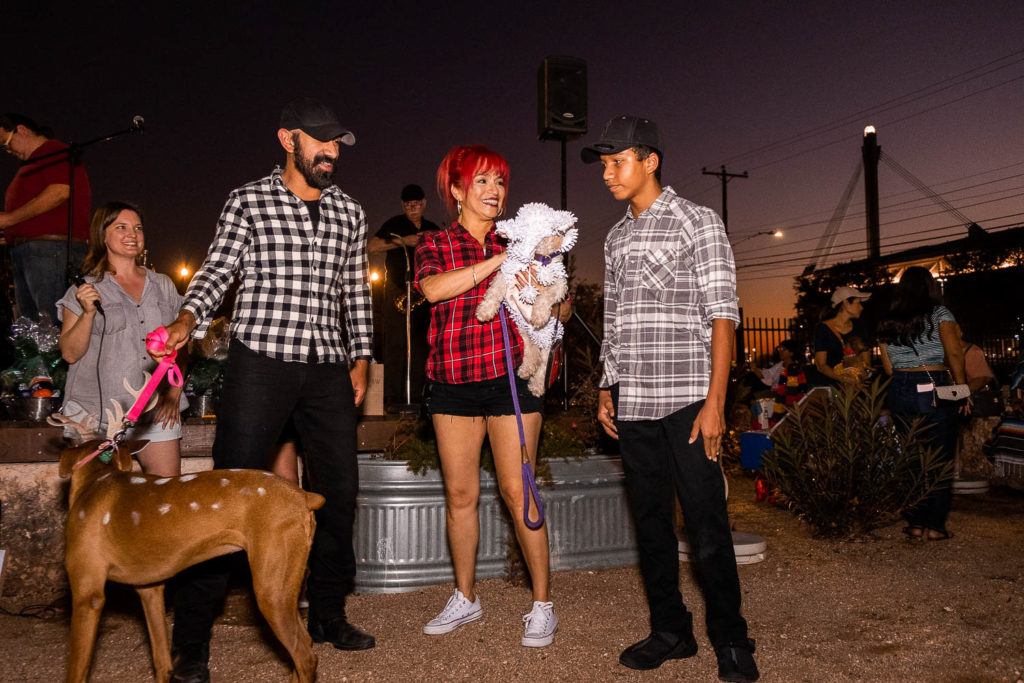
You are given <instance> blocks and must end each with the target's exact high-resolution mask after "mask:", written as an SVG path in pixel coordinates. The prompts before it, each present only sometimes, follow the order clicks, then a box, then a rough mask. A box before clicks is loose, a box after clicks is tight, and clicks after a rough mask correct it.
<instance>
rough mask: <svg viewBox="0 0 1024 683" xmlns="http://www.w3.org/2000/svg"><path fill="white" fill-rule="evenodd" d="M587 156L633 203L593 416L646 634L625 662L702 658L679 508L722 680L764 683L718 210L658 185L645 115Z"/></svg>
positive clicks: (611, 261) (613, 258)
mask: <svg viewBox="0 0 1024 683" xmlns="http://www.w3.org/2000/svg"><path fill="white" fill-rule="evenodd" d="M582 157H583V161H584V162H586V163H593V162H595V161H600V162H601V165H602V172H601V180H602V181H603V182H604V184H605V187H607V188H608V190H609V192H611V193H612V196H613V197H615V198H616V199H617V200H619V201H624V202H627V203H628V205H629V208H628V210H627V211H626V212H625V215H624V216H623V217H622V218H621V219H620V220H619V221H618V222H617V223H616V224H615V225H613V226H612V228H611V229H610V230H609V231H608V235H607V237H606V238H605V249H604V251H605V254H606V259H605V279H604V295H605V296H604V305H605V326H604V330H605V334H604V341H603V344H602V346H601V360H602V362H603V365H604V374H603V375H602V377H601V381H600V384H599V387H600V388H599V390H598V399H597V400H598V406H597V420H598V422H600V423H601V426H602V427H604V430H605V432H607V433H608V435H609V436H611V437H612V438H614V439H618V441H619V451H620V452H621V453H622V470H623V473H624V475H625V486H626V493H627V500H628V502H629V507H630V511H631V512H632V515H633V521H634V522H635V528H636V538H637V549H638V553H639V558H640V562H639V564H640V576H641V577H642V578H643V584H644V589H645V592H646V594H647V606H648V611H649V612H650V626H651V632H650V635H649V636H647V637H646V638H644V639H643V640H640V641H639V642H637V643H635V644H633V645H631V646H629V647H627V648H626V649H625V650H623V652H622V653H621V654H620V655H619V663H620V664H622V665H623V666H626V667H629V668H631V669H656V668H658V667H659V666H661V665H662V664H664V663H665V662H666V661H668V660H670V659H685V658H687V657H692V656H694V655H696V654H697V640H696V638H695V637H694V633H693V614H692V613H691V612H690V611H689V610H688V609H687V607H686V605H685V604H684V603H683V598H682V595H681V593H680V591H679V546H678V540H677V539H676V535H675V529H674V526H673V525H674V519H675V517H674V516H675V501H674V500H673V499H678V500H679V503H680V506H681V507H682V511H683V517H684V518H685V519H686V531H687V532H688V534H689V538H690V544H691V548H692V550H693V556H694V557H695V558H696V562H697V565H698V574H699V575H700V577H701V582H702V588H703V594H704V604H705V615H706V618H705V622H706V624H707V631H708V639H709V640H710V641H711V644H712V646H713V647H714V649H715V655H716V658H717V659H718V677H719V679H720V680H723V681H756V680H757V678H758V676H759V675H760V673H759V672H758V670H757V663H756V662H755V661H754V657H753V652H754V641H753V640H751V639H750V638H749V637H748V636H747V622H746V620H745V619H744V618H743V615H742V614H741V610H740V603H741V594H740V582H739V575H738V573H737V571H736V554H735V550H734V548H733V542H732V535H731V533H730V526H729V515H728V511H727V509H726V505H725V487H724V484H723V480H722V470H721V467H720V465H719V463H718V459H719V456H720V455H721V453H722V435H723V433H724V431H725V394H726V390H727V388H728V384H729V359H730V358H731V357H732V345H733V337H734V335H735V329H736V325H737V324H739V321H740V318H739V309H738V306H737V301H738V299H737V297H736V271H735V266H734V262H733V255H732V248H731V247H730V246H729V240H728V238H727V237H726V235H725V228H724V226H723V225H722V220H721V219H720V218H719V217H718V215H717V214H716V213H715V212H714V211H712V210H711V209H709V208H707V207H703V206H698V205H697V204H694V203H693V202H691V201H688V200H686V199H684V198H683V197H680V196H679V195H678V194H676V192H675V191H674V190H673V189H672V188H671V187H670V186H667V185H666V186H664V187H663V186H662V185H661V176H660V171H661V165H662V162H663V155H662V142H661V136H660V135H659V134H658V127H657V126H656V125H655V123H654V122H653V121H651V120H650V119H645V118H643V117H640V116H616V117H615V118H613V119H612V120H611V121H609V122H608V125H607V126H605V129H604V133H602V135H601V139H600V140H598V141H597V142H595V143H594V144H592V145H589V146H588V147H586V148H585V149H584V150H583V152H582ZM694 311H699V314H694V313H693V312H694ZM626 349H628V353H627V351H626Z"/></svg>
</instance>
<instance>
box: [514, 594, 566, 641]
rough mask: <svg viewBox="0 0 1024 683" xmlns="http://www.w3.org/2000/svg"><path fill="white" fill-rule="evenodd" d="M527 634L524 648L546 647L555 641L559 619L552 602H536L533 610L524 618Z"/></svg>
mask: <svg viewBox="0 0 1024 683" xmlns="http://www.w3.org/2000/svg"><path fill="white" fill-rule="evenodd" d="M523 623H524V624H526V632H525V633H523V647H544V646H545V645H550V644H551V642H552V641H553V640H554V639H555V631H557V630H558V617H556V616H555V611H554V609H552V607H551V603H550V602H534V603H533V610H531V611H530V613H529V614H527V615H525V616H524V617H523Z"/></svg>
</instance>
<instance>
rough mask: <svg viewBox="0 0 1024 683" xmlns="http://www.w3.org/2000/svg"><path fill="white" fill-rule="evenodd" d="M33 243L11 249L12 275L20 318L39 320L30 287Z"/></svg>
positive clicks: (25, 243)
mask: <svg viewBox="0 0 1024 683" xmlns="http://www.w3.org/2000/svg"><path fill="white" fill-rule="evenodd" d="M31 247H32V243H31V242H24V243H22V244H18V245H15V246H14V247H12V248H11V275H12V276H13V278H14V300H15V302H16V303H17V304H18V316H19V317H22V316H24V317H26V318H30V319H32V320H37V319H38V318H39V311H38V310H37V309H36V302H35V299H33V298H32V288H31V287H30V286H29V268H31V265H32V250H31Z"/></svg>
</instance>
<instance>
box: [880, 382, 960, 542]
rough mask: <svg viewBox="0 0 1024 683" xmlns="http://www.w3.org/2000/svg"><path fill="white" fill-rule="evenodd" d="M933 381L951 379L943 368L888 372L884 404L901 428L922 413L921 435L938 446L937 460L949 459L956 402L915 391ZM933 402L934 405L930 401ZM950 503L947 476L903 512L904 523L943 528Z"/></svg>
mask: <svg viewBox="0 0 1024 683" xmlns="http://www.w3.org/2000/svg"><path fill="white" fill-rule="evenodd" d="M933 382H934V384H935V385H936V386H940V387H941V386H946V385H948V384H950V383H951V380H950V378H949V375H948V374H947V373H945V372H904V371H898V372H894V373H892V380H890V382H889V393H888V405H889V410H890V411H892V414H893V417H895V418H896V420H897V421H898V422H899V424H900V426H901V427H904V428H905V425H907V424H908V423H909V422H910V421H911V420H913V419H914V418H916V417H919V416H923V417H924V419H925V424H926V425H928V426H929V427H928V430H927V431H926V432H925V433H924V438H925V439H926V440H927V441H928V442H929V445H930V446H932V447H933V448H938V449H939V453H938V457H939V459H940V460H942V461H945V462H949V463H952V462H953V460H954V459H955V457H956V440H957V433H958V431H959V428H960V425H959V422H958V421H957V414H956V404H955V403H953V402H951V401H939V400H937V399H935V393H934V391H932V390H928V391H918V389H917V388H918V386H919V385H926V384H932V383H933ZM932 403H934V404H935V405H932ZM952 504H953V482H952V480H950V479H946V480H944V481H941V482H939V484H938V487H937V488H936V489H935V490H933V491H932V492H931V493H930V494H928V497H927V498H925V499H924V500H922V501H921V502H920V503H918V504H917V505H915V506H914V507H913V508H911V509H909V510H907V511H906V512H904V514H903V516H904V517H905V518H906V520H907V523H908V524H911V525H913V526H923V527H926V528H928V529H934V530H935V531H945V530H946V518H947V517H948V516H949V508H950V507H951V506H952Z"/></svg>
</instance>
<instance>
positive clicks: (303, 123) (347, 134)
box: [281, 97, 356, 147]
mask: <svg viewBox="0 0 1024 683" xmlns="http://www.w3.org/2000/svg"><path fill="white" fill-rule="evenodd" d="M281 127H282V128H286V129H288V130H295V129H296V128H297V129H299V130H301V131H302V132H303V133H305V134H306V135H308V136H310V137H312V138H315V139H317V140H319V141H320V142H327V141H329V140H339V141H340V142H341V143H342V144H345V145H348V146H349V147H351V146H352V145H354V144H356V136H355V135H353V134H352V132H351V131H349V130H348V129H346V128H343V127H342V125H341V124H340V123H338V117H337V116H335V115H334V112H333V111H331V109H330V107H328V106H327V105H326V104H324V103H323V102H321V101H320V100H315V99H313V98H312V97H300V98H299V99H297V100H292V101H291V102H289V103H288V104H286V105H285V106H284V109H282V110H281Z"/></svg>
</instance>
